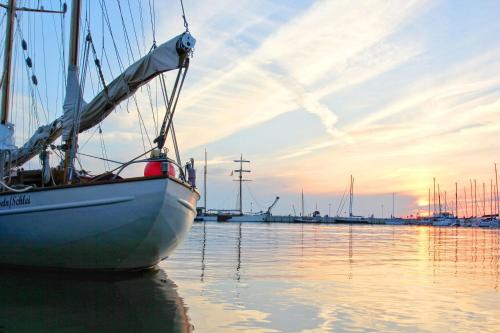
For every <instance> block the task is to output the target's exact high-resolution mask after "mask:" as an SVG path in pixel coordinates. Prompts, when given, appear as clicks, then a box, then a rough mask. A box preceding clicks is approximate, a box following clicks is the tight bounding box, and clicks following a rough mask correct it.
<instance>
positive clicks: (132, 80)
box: [11, 33, 195, 167]
mask: <svg viewBox="0 0 500 333" xmlns="http://www.w3.org/2000/svg"><path fill="white" fill-rule="evenodd" d="M194 44H195V39H194V38H193V37H191V35H189V33H183V34H181V35H179V36H176V37H175V38H172V39H171V40H169V41H167V42H165V43H163V44H162V45H160V46H158V47H157V48H155V49H153V50H152V51H151V52H150V53H148V54H147V55H146V56H144V57H143V58H141V59H139V60H138V61H137V62H135V63H134V64H132V65H131V66H129V67H128V68H127V69H126V70H125V71H124V72H123V73H122V74H121V75H120V76H118V77H117V78H115V79H114V80H113V81H112V82H111V83H110V84H108V85H107V86H106V89H104V90H103V91H101V92H100V93H99V94H98V95H97V96H95V97H94V99H92V100H91V101H90V102H89V103H85V102H84V101H83V100H82V99H81V93H80V86H79V84H78V80H77V76H76V72H75V71H72V70H70V71H68V85H67V90H66V95H67V96H66V99H65V102H64V114H63V115H62V116H61V117H59V118H58V119H56V120H54V121H53V122H52V123H50V124H48V125H45V126H40V127H39V128H38V129H37V131H36V132H35V133H34V134H33V136H32V137H31V138H30V139H29V140H28V141H27V142H26V143H25V144H24V145H23V146H22V147H20V148H18V149H14V150H12V155H11V157H12V160H11V162H12V166H13V167H14V166H20V165H22V164H23V163H25V162H26V161H28V160H29V159H31V158H32V157H33V156H35V155H36V154H38V153H40V152H41V151H42V150H44V149H45V148H46V147H47V146H48V145H50V144H51V143H52V142H54V141H55V140H56V139H57V138H58V137H59V136H61V134H62V133H63V130H64V133H65V134H64V135H65V136H67V135H69V133H71V131H72V129H73V125H74V124H76V125H77V126H75V127H76V129H78V132H79V133H81V132H83V131H85V130H87V129H89V128H91V127H93V126H95V125H97V124H99V123H100V122H101V121H103V120H104V119H105V118H106V117H107V116H108V115H109V114H110V113H111V112H112V111H113V110H114V109H115V108H116V106H117V105H118V104H119V103H120V102H122V101H123V100H125V99H126V98H128V97H129V96H131V95H132V94H134V93H135V92H136V91H137V89H138V88H140V87H141V86H142V85H144V84H146V83H147V82H148V81H150V80H151V79H153V78H154V77H155V76H157V75H159V74H161V73H163V72H167V71H171V70H175V69H178V68H180V67H182V66H184V64H185V62H184V59H185V56H186V55H187V54H188V53H189V52H190V51H191V49H192V48H193V47H194ZM79 100H80V101H81V103H80V107H79V108H78V101H79ZM76 112H79V114H78V115H76V119H79V122H78V123H75V122H74V121H73V120H74V119H75V113H76Z"/></svg>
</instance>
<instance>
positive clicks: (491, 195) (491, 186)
mask: <svg viewBox="0 0 500 333" xmlns="http://www.w3.org/2000/svg"><path fill="white" fill-rule="evenodd" d="M490 215H491V216H493V179H490Z"/></svg>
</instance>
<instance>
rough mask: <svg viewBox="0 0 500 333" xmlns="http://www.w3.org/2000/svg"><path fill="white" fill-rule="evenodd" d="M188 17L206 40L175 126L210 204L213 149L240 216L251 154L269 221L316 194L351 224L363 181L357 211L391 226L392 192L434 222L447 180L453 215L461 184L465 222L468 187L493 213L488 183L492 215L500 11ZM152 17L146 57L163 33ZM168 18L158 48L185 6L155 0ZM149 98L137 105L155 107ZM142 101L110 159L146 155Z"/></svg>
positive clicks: (254, 195) (348, 7)
mask: <svg viewBox="0 0 500 333" xmlns="http://www.w3.org/2000/svg"><path fill="white" fill-rule="evenodd" d="M130 2H132V4H131V5H130V7H126V6H125V4H127V2H124V1H122V2H121V3H122V5H123V6H124V8H123V10H124V11H126V10H127V8H129V9H131V10H130V13H137V12H138V6H144V8H142V9H141V10H144V13H147V11H148V9H147V8H146V5H147V2H146V1H143V2H142V4H141V2H137V1H129V2H128V3H130ZM90 3H91V5H90V7H89V6H87V7H86V8H87V11H89V10H93V11H97V10H98V6H99V5H100V3H101V2H99V1H97V0H95V1H90ZM107 3H108V4H109V6H110V7H111V5H112V4H114V2H107ZM94 5H95V6H94ZM92 6H93V7H92ZM115 7H116V6H115ZM184 7H185V11H186V18H187V21H188V23H189V30H190V32H191V33H192V35H193V36H194V37H195V38H196V39H197V44H196V47H195V51H194V54H193V58H192V59H191V64H190V69H189V72H188V76H187V79H186V80H187V81H186V84H185V87H184V90H183V91H182V94H181V99H180V102H179V105H178V110H177V112H176V118H175V126H176V127H175V129H176V133H177V138H178V142H179V145H180V148H181V156H182V159H183V160H184V161H186V160H187V159H188V158H189V157H193V158H195V160H196V161H197V162H196V163H197V164H196V168H197V170H198V186H199V188H200V190H201V191H202V192H203V186H202V183H203V162H202V161H203V157H204V151H205V149H206V150H207V153H208V180H207V184H208V186H207V187H208V188H207V207H208V208H214V209H221V208H226V209H229V208H236V201H237V200H236V193H237V192H236V185H237V183H236V182H234V181H233V179H234V177H231V176H230V174H231V170H234V169H235V166H236V165H235V163H234V162H233V160H235V159H237V158H238V157H239V156H240V154H243V156H244V158H246V159H248V160H250V161H251V163H250V164H249V165H248V167H249V168H250V169H251V171H252V172H251V173H250V174H249V178H250V179H251V180H252V181H251V182H247V183H245V186H244V192H243V199H244V210H245V211H249V210H251V209H252V210H253V211H256V210H266V209H267V206H268V205H270V204H271V203H272V201H273V200H274V198H275V197H276V196H280V198H281V199H280V201H279V202H278V204H277V205H276V207H275V209H274V211H273V212H274V213H275V214H293V212H294V209H295V210H296V211H297V213H298V212H299V211H300V209H301V208H300V206H301V191H302V190H303V191H304V197H305V205H306V207H305V211H306V213H311V212H312V211H313V210H315V209H316V207H317V209H318V210H320V212H321V213H322V214H329V215H335V214H337V213H339V214H345V212H346V210H347V205H345V204H344V207H341V205H340V202H341V201H342V199H341V198H342V196H343V195H344V194H345V192H346V190H348V186H349V184H348V182H349V177H350V175H353V177H354V205H353V207H354V208H353V210H354V213H355V214H359V215H370V214H374V215H375V216H381V215H384V216H386V217H387V216H389V215H390V214H391V213H392V197H393V193H394V198H395V200H394V202H395V205H394V206H395V207H394V214H395V215H396V216H407V215H409V214H416V213H417V212H419V211H420V212H427V207H428V206H427V204H428V189H429V188H432V186H433V177H435V178H436V181H437V183H439V185H440V189H441V194H442V196H444V191H446V192H447V195H448V197H447V198H448V199H447V203H448V205H450V206H451V205H454V204H452V203H451V201H452V200H454V195H455V182H458V189H459V193H458V195H459V197H460V198H459V206H460V207H459V211H460V213H461V214H462V212H463V210H464V208H465V203H464V200H463V197H464V186H465V187H466V189H467V196H468V198H469V199H470V194H471V193H470V180H472V181H474V179H476V181H477V194H476V196H477V200H478V201H479V202H481V201H482V198H483V196H482V186H483V185H482V184H483V183H485V188H486V194H485V200H484V201H485V206H486V212H489V207H490V206H489V204H490V199H489V198H490V189H491V186H490V185H491V184H490V181H491V180H493V184H494V183H495V178H494V177H495V174H494V163H495V162H499V159H498V157H499V149H500V140H499V137H500V110H499V108H500V77H499V75H498V73H500V40H499V39H498V33H497V32H498V31H499V28H500V21H499V20H498V18H497V13H499V12H500V3H499V2H498V1H477V2H471V1H451V0H450V1H434V0H419V1H383V0H378V1H347V0H330V1H328V0H323V1H269V0H266V1H259V0H258V1H255V0H252V1H250V0H248V1H245V0H241V1H226V0H214V1H194V0H184ZM89 8H90V9H89ZM96 8H97V9H96ZM110 11H114V12H112V15H110V17H111V25H115V26H117V27H119V25H120V23H121V21H120V16H119V15H114V14H113V13H115V14H116V8H115V9H111V8H110ZM141 13H142V12H141ZM125 16H126V18H125V20H127V17H128V16H127V15H125ZM91 17H92V18H91V19H89V20H90V21H92V19H93V16H91ZM143 19H144V21H145V22H144V24H143V26H144V27H146V28H145V29H144V31H143V33H142V36H144V37H145V38H141V34H139V40H141V45H140V46H139V45H138V49H142V52H145V50H147V49H148V48H149V47H150V45H151V42H152V35H153V33H152V31H151V29H150V28H149V27H148V24H149V16H147V15H146V14H144V17H143ZM155 19H156V21H155V37H156V40H157V41H158V42H159V43H161V42H162V41H166V40H168V39H170V38H172V37H173V36H175V35H177V34H179V33H182V32H183V30H184V27H183V22H182V18H181V8H180V4H179V3H178V2H176V1H173V2H164V1H156V2H155ZM96 20H97V22H98V21H99V20H98V19H96ZM128 20H130V19H129V18H128ZM127 22H128V23H127V26H128V27H129V28H130V26H131V24H130V22H131V21H127ZM138 22H139V20H138V19H137V18H136V22H135V24H137V25H139V23H138ZM101 23H102V22H101ZM102 26H103V25H102ZM91 29H92V31H94V30H95V31H97V30H99V29H101V24H100V23H94V24H92V25H91ZM131 31H132V30H130V31H129V32H130V34H132V32H131ZM136 35H137V34H136ZM94 38H95V37H94ZM106 38H107V39H106V41H105V40H104V38H103V45H104V44H105V45H106V46H107V47H108V48H111V43H110V42H109V40H108V39H109V37H106ZM116 38H117V44H118V48H121V49H124V48H126V45H125V44H126V42H125V40H124V39H123V38H122V39H121V40H120V37H119V36H118V34H117V37H116ZM95 39H96V40H98V38H95ZM96 43H99V42H96ZM98 49H99V47H98ZM48 52H49V53H50V52H51V51H48ZM137 53H138V52H137ZM121 55H122V57H123V61H124V62H125V63H131V62H128V61H127V58H126V57H125V52H124V51H122V52H121ZM137 56H138V55H137ZM109 58H112V54H111V53H110V54H109ZM111 63H112V65H111V66H110V68H111V67H113V68H114V69H115V70H116V66H117V65H116V61H111ZM114 74H115V75H116V71H115V73H114ZM109 77H110V78H112V77H113V75H112V73H111V70H110V73H109ZM153 84H154V83H152V85H153ZM49 85H50V83H49ZM59 90H60V89H59ZM86 95H92V92H91V90H90V89H87V91H86ZM145 96H146V94H145V93H144V91H142V92H140V93H139V94H138V97H137V99H138V101H139V102H138V104H139V106H140V107H141V108H143V107H144V108H146V105H147V104H148V101H147V98H145ZM59 98H61V97H59ZM129 103H130V101H129V102H128V103H127V102H126V106H122V107H120V108H119V109H118V110H117V112H115V113H113V114H112V115H111V116H110V117H109V118H108V119H107V120H105V121H104V122H103V124H102V131H103V136H102V137H103V139H104V140H105V144H106V151H107V153H108V157H109V158H111V159H115V160H126V159H127V158H131V157H133V154H132V155H131V153H133V152H135V149H136V148H135V147H137V151H140V150H141V149H142V143H141V136H140V134H139V132H138V128H137V123H138V121H137V114H136V112H130V110H129ZM55 109H58V107H55ZM59 109H60V108H59ZM127 111H128V112H127ZM144 119H145V122H146V124H147V126H153V119H152V117H151V116H149V115H144ZM153 132H154V130H153ZM85 135H87V137H86V136H85ZM87 139H88V140H89V141H88V144H87V145H86V146H85V147H84V148H82V151H87V152H88V151H92V150H94V151H95V150H99V151H100V150H101V149H100V147H101V143H100V139H99V138H98V136H96V135H95V131H92V130H91V131H89V133H87V134H84V135H83V136H82V140H81V141H83V140H85V141H86V140H87ZM84 163H86V166H87V168H90V169H93V170H97V169H99V168H100V167H102V162H95V161H91V160H84ZM134 172H137V173H140V172H141V170H134ZM202 203H203V199H202V201H201V202H200V204H202ZM479 206H480V211H481V212H482V210H483V207H482V205H481V203H480V204H479Z"/></svg>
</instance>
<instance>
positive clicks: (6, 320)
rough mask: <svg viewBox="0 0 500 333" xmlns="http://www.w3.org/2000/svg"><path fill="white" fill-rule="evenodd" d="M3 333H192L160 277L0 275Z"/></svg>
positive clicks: (171, 290)
mask: <svg viewBox="0 0 500 333" xmlns="http://www.w3.org/2000/svg"><path fill="white" fill-rule="evenodd" d="M0 273H1V277H0V295H1V302H0V330H1V331H2V332H68V331H71V332H191V331H192V330H193V326H192V325H191V324H190V322H189V317H188V316H187V308H186V306H185V305H184V303H183V300H182V298H181V297H179V295H178V294H177V286H176V285H175V283H174V282H172V281H171V280H169V279H168V278H167V277H166V274H165V273H164V272H163V271H161V270H160V271H149V272H145V273H142V274H133V275H130V274H129V275H114V276H113V278H112V279H111V278H109V276H108V277H105V276H101V275H97V276H96V275H83V276H82V275H76V273H75V274H69V275H68V274H64V275H61V274H55V273H39V272H28V271H0Z"/></svg>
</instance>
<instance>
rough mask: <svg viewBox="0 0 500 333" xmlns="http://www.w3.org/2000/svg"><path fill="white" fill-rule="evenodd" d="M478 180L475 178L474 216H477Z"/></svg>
mask: <svg viewBox="0 0 500 333" xmlns="http://www.w3.org/2000/svg"><path fill="white" fill-rule="evenodd" d="M476 185H477V184H476V180H475V179H474V217H477V186H476Z"/></svg>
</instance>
